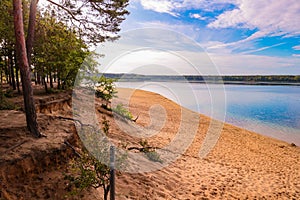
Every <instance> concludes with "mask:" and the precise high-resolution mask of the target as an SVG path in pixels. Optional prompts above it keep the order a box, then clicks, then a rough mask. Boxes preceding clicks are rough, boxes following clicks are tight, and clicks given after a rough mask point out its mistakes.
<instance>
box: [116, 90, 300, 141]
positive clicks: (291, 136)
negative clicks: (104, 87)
mask: <svg viewBox="0 0 300 200" xmlns="http://www.w3.org/2000/svg"><path fill="white" fill-rule="evenodd" d="M120 88H122V87H120ZM124 89H130V90H131V89H132V88H124ZM142 91H145V92H152V93H155V94H157V95H162V94H159V93H157V92H155V91H150V90H142ZM162 96H163V97H165V98H167V99H169V98H168V97H167V96H165V95H162ZM169 100H170V101H172V102H174V101H173V100H171V99H169ZM174 103H175V104H178V103H177V102H174ZM178 105H179V106H181V107H183V108H185V109H188V110H191V111H192V112H196V113H198V114H199V115H203V116H206V117H208V118H212V117H211V116H209V115H207V114H204V113H200V112H197V111H195V110H192V109H191V108H187V107H185V106H183V105H180V104H178ZM212 119H213V120H219V121H220V119H217V118H212ZM249 121H251V122H253V123H250V124H248V126H247V127H243V126H240V125H239V123H238V122H237V123H235V122H228V121H226V119H224V121H222V122H223V123H226V124H230V125H233V126H236V127H238V128H241V129H245V130H246V131H250V132H254V133H256V134H259V135H262V136H267V137H270V138H272V139H276V140H280V141H283V142H286V143H289V144H296V145H297V146H300V137H299V136H298V135H297V134H296V135H295V133H296V131H297V129H296V128H291V127H288V126H281V125H278V126H277V127H281V128H282V129H287V130H289V129H290V131H292V132H286V131H285V130H282V129H278V130H277V129H276V128H274V126H276V124H272V123H259V121H255V120H254V119H251V118H249ZM256 123H259V124H258V125H256ZM267 124H270V126H268V125H267ZM271 125H272V126H271ZM256 126H257V127H256Z"/></svg>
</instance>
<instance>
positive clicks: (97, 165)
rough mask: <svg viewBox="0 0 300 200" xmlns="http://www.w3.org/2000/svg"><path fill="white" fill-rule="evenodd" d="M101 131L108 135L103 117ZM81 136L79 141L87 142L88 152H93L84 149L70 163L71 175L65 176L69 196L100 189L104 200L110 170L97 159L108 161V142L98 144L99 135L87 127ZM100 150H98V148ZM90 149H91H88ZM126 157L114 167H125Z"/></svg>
mask: <svg viewBox="0 0 300 200" xmlns="http://www.w3.org/2000/svg"><path fill="white" fill-rule="evenodd" d="M102 125H103V127H102V130H103V132H104V134H105V135H108V134H109V126H110V125H109V121H108V120H107V119H106V118H105V117H104V118H103V120H102ZM82 131H83V136H82V137H81V139H82V140H83V141H85V142H89V143H88V144H89V145H90V146H89V150H91V149H95V151H93V150H92V151H93V152H88V151H87V150H86V149H84V150H83V152H82V153H81V154H80V155H81V156H80V158H77V159H75V160H73V161H72V162H71V165H70V169H71V172H72V173H71V174H67V175H65V179H66V180H69V181H70V190H71V192H70V195H78V194H80V192H81V191H83V190H84V189H87V188H89V187H94V188H98V187H102V188H103V190H104V199H107V195H108V192H109V190H110V185H109V178H110V168H109V166H107V165H106V164H104V163H102V162H100V161H99V160H100V159H99V157H101V158H102V159H104V160H106V163H108V160H107V159H109V153H108V152H109V151H108V149H109V146H108V144H109V143H108V142H107V141H104V143H105V145H104V146H101V145H103V144H100V143H101V142H100V141H101V140H103V138H101V136H100V134H99V133H95V132H91V130H90V129H89V128H87V127H84V128H83V129H82ZM99 144H100V146H101V147H102V148H100V146H99ZM90 148H91V149H90ZM126 158H127V155H126V154H124V155H122V156H120V157H117V159H116V166H117V167H118V168H122V167H123V166H124V165H125V162H124V160H125V159H126Z"/></svg>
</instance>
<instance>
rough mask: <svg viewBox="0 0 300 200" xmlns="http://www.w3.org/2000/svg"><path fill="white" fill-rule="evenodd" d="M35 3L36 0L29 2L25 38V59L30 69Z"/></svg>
mask: <svg viewBox="0 0 300 200" xmlns="http://www.w3.org/2000/svg"><path fill="white" fill-rule="evenodd" d="M37 3H38V0H31V2H30V11H29V23H28V34H27V39H26V50H27V60H28V65H29V68H30V69H31V54H32V47H33V41H34V31H35V20H36V12H37Z"/></svg>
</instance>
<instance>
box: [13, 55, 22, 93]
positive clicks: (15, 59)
mask: <svg viewBox="0 0 300 200" xmlns="http://www.w3.org/2000/svg"><path fill="white" fill-rule="evenodd" d="M14 61H15V65H16V81H17V89H18V93H19V94H21V90H20V79H19V65H18V61H17V55H16V50H15V53H14Z"/></svg>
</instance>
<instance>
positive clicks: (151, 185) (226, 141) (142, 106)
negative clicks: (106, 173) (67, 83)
mask: <svg viewBox="0 0 300 200" xmlns="http://www.w3.org/2000/svg"><path fill="white" fill-rule="evenodd" d="M67 95H69V94H67ZM56 96H57V95H56ZM60 96H61V98H59V97H57V98H58V99H52V97H48V96H45V97H40V98H41V99H40V100H39V101H40V102H41V105H40V107H39V108H38V111H39V112H42V113H39V123H40V126H41V128H42V131H43V133H44V134H46V135H47V136H48V137H47V138H42V139H38V140H36V139H33V138H32V137H30V136H29V135H28V133H27V132H26V127H25V117H24V114H23V113H22V112H21V111H1V112H0V116H1V117H2V118H1V121H0V130H1V131H0V132H1V134H0V135H1V141H2V143H1V145H0V150H1V151H0V152H1V153H3V152H5V153H3V154H2V155H1V156H0V161H1V162H0V164H2V165H1V167H3V168H0V169H1V170H0V171H1V173H0V175H1V177H2V178H3V177H4V179H3V180H2V179H1V177H0V199H1V198H4V199H66V198H65V196H66V194H67V193H68V190H67V188H68V187H67V186H68V185H67V182H66V180H64V173H65V170H66V164H65V163H66V162H67V161H68V159H67V157H68V156H69V159H70V158H71V156H70V155H73V154H74V152H73V151H72V149H70V148H68V147H67V146H65V145H64V144H63V141H64V140H65V139H66V138H68V137H70V136H72V135H73V134H74V135H76V132H75V127H74V123H73V122H72V121H69V120H61V119H59V118H57V117H55V116H65V117H72V116H71V114H72V110H71V107H70V106H71V104H70V102H66V99H65V97H66V94H61V95H60ZM20 98H21V97H20ZM49 98H50V99H49ZM59 99H60V100H59ZM78 100H79V101H80V102H81V103H82V105H83V108H84V105H87V104H88V103H90V102H87V101H83V100H82V99H80V98H78ZM74 101H75V100H74V99H73V102H74ZM45 102H48V103H47V105H46V104H45ZM49 102H53V105H52V106H51V105H48V104H49ZM92 103H94V102H92ZM102 103H103V102H101V101H100V100H96V109H95V111H96V116H97V117H98V118H97V120H98V121H99V122H100V123H99V124H101V121H102V119H103V117H106V119H108V120H109V121H110V125H111V126H110V131H109V134H108V137H109V140H110V141H111V142H113V143H114V144H115V145H116V146H117V147H118V148H119V149H123V150H128V149H130V148H132V147H133V150H130V151H129V154H128V155H129V156H130V155H136V154H137V155H141V156H140V157H136V158H138V159H136V160H135V161H136V162H129V161H132V160H133V161H134V159H132V158H130V159H129V161H124V162H126V163H125V167H124V169H122V170H118V172H117V173H116V199H118V200H119V199H143V200H144V199H300V148H299V147H295V146H293V145H291V144H288V143H286V142H283V141H279V140H276V139H272V138H269V137H266V136H262V135H259V134H256V133H253V132H250V131H247V130H244V129H241V128H238V127H236V126H232V125H229V124H223V123H221V122H218V121H216V120H212V119H210V118H208V117H206V116H204V115H201V114H198V113H195V112H193V111H190V110H187V109H184V108H182V107H180V106H179V105H177V104H176V103H174V102H172V101H171V100H169V99H167V98H165V97H163V96H161V95H159V94H155V93H151V92H146V91H141V90H135V91H133V90H130V89H119V93H118V98H116V99H114V100H113V101H112V106H113V107H114V106H115V105H116V104H119V103H123V104H125V105H127V104H128V108H129V110H130V111H131V113H132V114H133V116H134V118H135V117H136V116H138V119H137V120H136V122H132V121H128V120H124V119H122V118H120V117H118V116H116V115H112V114H111V113H110V112H109V111H108V110H105V109H103V108H101V104H102ZM104 103H105V102H104ZM76 113H77V114H83V115H84V114H86V113H85V112H79V111H78V110H77V111H76ZM13 119H18V120H13ZM86 120H87V121H89V119H86ZM125 130H127V132H126V131H125ZM220 130H221V131H220ZM15 136H17V137H15ZM142 139H143V140H145V139H147V141H148V143H149V145H150V146H151V147H154V149H156V152H158V153H159V155H160V156H161V157H160V158H161V160H162V163H160V162H150V163H149V162H147V161H149V160H148V159H147V158H146V156H145V155H144V154H143V153H140V152H139V151H137V150H136V148H141V145H140V144H139V142H140V141H141V140H142ZM23 140H26V142H25V143H24V144H23V143H20V141H23ZM72 140H73V139H72ZM76 143H77V142H74V144H73V145H76ZM15 144H21V145H19V146H18V147H17V148H14V149H11V148H10V147H14V146H15ZM204 144H205V145H204ZM214 144H215V145H214ZM203 147H204V148H203ZM53 149H55V150H53ZM26 152H28V153H26ZM30 152H33V153H30ZM51 152H53V153H51ZM59 152H61V153H59ZM166 152H167V153H166ZM200 152H201V153H200ZM206 153H207V154H206ZM25 154H26V156H25ZM73 156H74V155H73ZM44 157H46V158H47V159H45V158H44ZM24 158H26V159H24ZM32 158H34V159H32ZM42 158H43V159H42ZM9 159H12V160H14V161H13V162H10V161H9ZM22 159H23V160H22ZM24 162H28V163H27V164H26V163H25V164H24ZM14 163H17V164H14ZM133 163H135V164H137V165H136V166H132V165H133ZM14 166H16V167H14ZM155 167H156V169H154V168H155ZM5 168H7V169H8V168H9V169H11V171H9V172H10V173H7V172H8V171H7V170H6V169H5ZM35 169H37V170H35ZM14 170H15V171H14ZM16 170H19V172H18V173H17V174H21V175H22V176H21V175H20V176H16V174H15V173H16ZM128 171H129V172H128ZM146 171H148V172H146ZM25 172H26V173H25ZM12 175H13V176H12ZM15 176H16V177H15ZM7 177H11V180H12V181H9V180H8V179H7V180H6V178H7ZM16 180H17V181H16ZM102 193H103V191H102V189H101V188H99V189H97V190H95V189H90V190H88V191H85V192H84V193H83V194H81V195H80V196H77V197H74V198H71V197H70V198H69V199H83V200H89V199H102ZM8 197H9V198H8Z"/></svg>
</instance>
